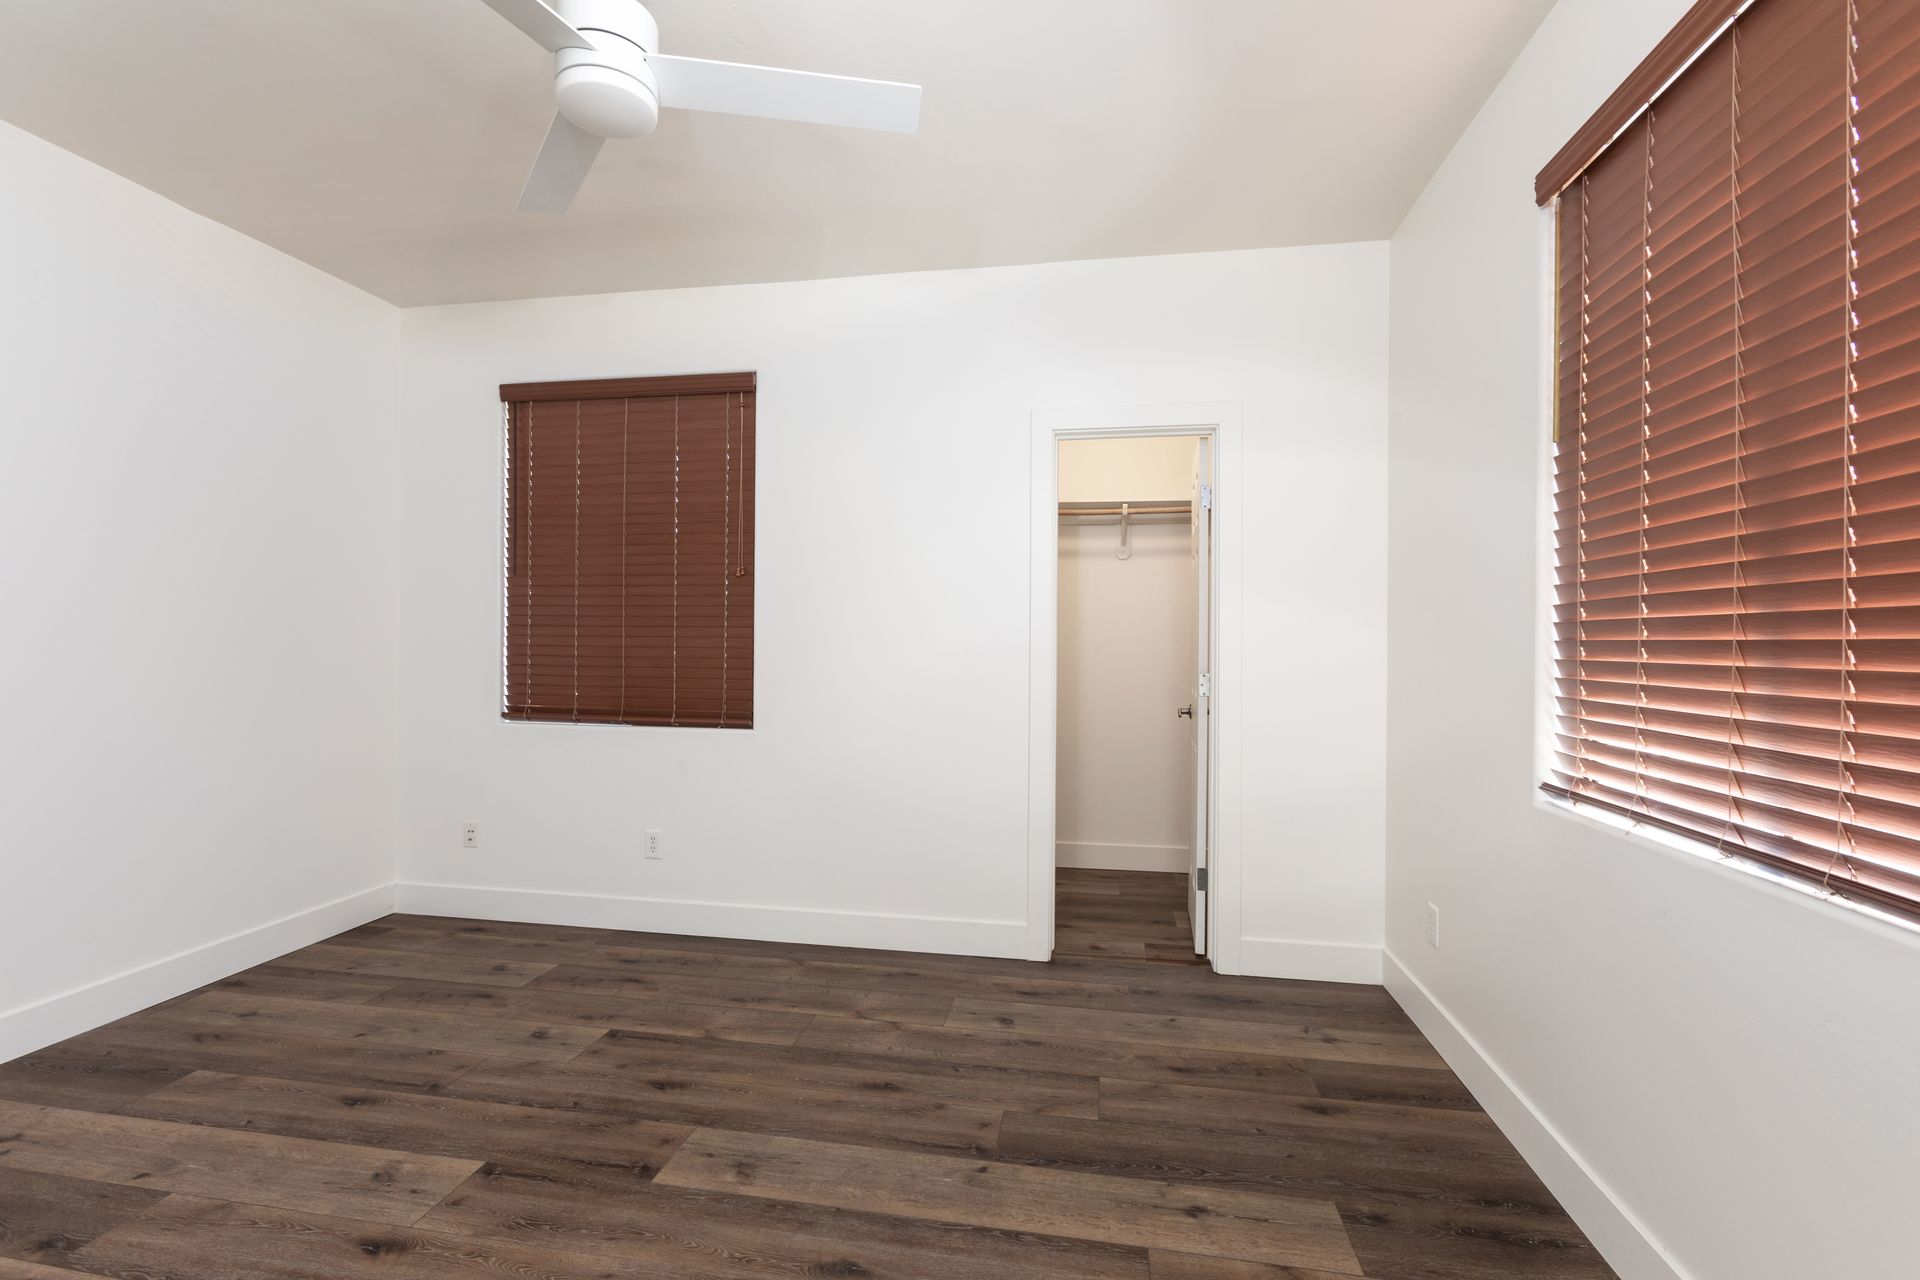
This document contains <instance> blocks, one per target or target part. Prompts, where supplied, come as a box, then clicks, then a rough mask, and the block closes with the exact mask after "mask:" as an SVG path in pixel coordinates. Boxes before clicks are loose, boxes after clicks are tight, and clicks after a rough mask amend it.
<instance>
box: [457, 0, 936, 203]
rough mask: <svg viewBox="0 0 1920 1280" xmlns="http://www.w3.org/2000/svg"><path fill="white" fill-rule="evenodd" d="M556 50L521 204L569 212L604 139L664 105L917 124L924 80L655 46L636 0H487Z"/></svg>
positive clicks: (837, 121)
mask: <svg viewBox="0 0 1920 1280" xmlns="http://www.w3.org/2000/svg"><path fill="white" fill-rule="evenodd" d="M485 3H486V4H487V6H488V7H489V8H491V9H492V10H493V11H494V12H495V13H498V14H499V15H500V16H501V17H503V18H505V19H506V20H507V21H508V22H511V23H512V24H513V25H514V26H516V27H518V28H520V30H522V31H524V32H526V33H527V34H528V35H529V36H531V37H533V38H534V39H535V40H537V41H539V42H540V43H541V44H542V45H545V46H546V47H547V48H548V49H550V50H552V52H553V55H554V77H553V96H554V99H555V102H556V104H557V105H558V107H559V109H558V110H557V111H556V112H555V113H554V117H553V123H552V125H550V126H548V128H547V140H546V141H545V142H543V143H542V144H541V145H540V154H539V155H538V156H536V157H534V161H533V171H532V172H531V173H529V174H528V175H527V185H526V187H525V189H523V190H522V191H521V193H520V209H521V212H523V213H565V212H566V211H567V206H568V205H570V204H572V203H573V197H574V193H575V192H577V191H579V190H580V184H581V183H582V182H584V181H585V180H586V177H587V170H588V169H589V168H590V167H592V165H593V158H594V156H595V155H597V154H599V151H600V144H601V143H602V142H604V141H605V140H606V139H608V138H637V137H640V136H641V135H642V134H646V133H651V132H653V127H654V125H656V124H658V123H659V122H660V108H661V107H678V108H680V109H682V110H685V111H720V112H725V113H727V114H730V115H737V116H761V117H764V118H766V119H769V120H797V121H801V122H803V123H807V124H833V125H842V126H845V127H847V128H853V129H884V130H887V131H888V132H890V133H913V132H915V131H917V130H918V129H919V127H920V86H919V85H917V84H896V83H894V82H892V81H890V80H856V79H852V78H851V77H848V76H828V75H820V74H817V73H815V72H812V71H785V70H782V69H780V68H778V67H753V66H747V65H745V64H743V63H738V62H709V61H707V60H706V59H704V58H675V57H669V56H668V55H666V54H663V53H661V52H659V49H660V27H659V24H658V23H656V22H655V21H654V20H653V15H652V14H650V13H648V12H647V10H646V8H645V7H644V6H643V5H642V4H641V3H640V0H554V3H553V4H551V5H549V4H547V3H546V0H485Z"/></svg>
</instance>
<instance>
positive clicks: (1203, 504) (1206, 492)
mask: <svg viewBox="0 0 1920 1280" xmlns="http://www.w3.org/2000/svg"><path fill="white" fill-rule="evenodd" d="M1200 509H1201V510H1202V511H1211V510H1213V486H1212V485H1210V484H1203V485H1201V486H1200Z"/></svg>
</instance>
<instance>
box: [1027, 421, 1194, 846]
mask: <svg viewBox="0 0 1920 1280" xmlns="http://www.w3.org/2000/svg"><path fill="white" fill-rule="evenodd" d="M1197 443H1198V442H1197V441H1196V440H1195V439H1194V438H1192V437H1183V436H1147V437H1141V438H1135V439H1119V440H1065V441H1062V442H1061V444H1060V471H1059V487H1060V498H1061V501H1063V502H1139V501H1144V500H1148V499H1158V500H1160V501H1163V502H1164V501H1176V500H1177V501H1180V502H1185V501H1187V500H1188V496H1189V494H1190V493H1191V492H1192V488H1193V459H1194V448H1195V446H1196V444H1197ZM1127 543H1128V547H1129V549H1130V550H1131V552H1132V554H1131V555H1130V556H1129V557H1128V558H1127V559H1125V560H1122V559H1120V558H1119V556H1118V555H1117V554H1116V553H1117V551H1118V549H1119V546H1120V527H1119V525H1118V524H1116V523H1109V522H1107V521H1104V520H1103V521H1099V522H1094V521H1075V520H1067V521H1063V522H1062V523H1061V525H1060V577H1059V592H1060V632H1059V652H1060V660H1059V661H1060V666H1059V699H1060V702H1059V706H1060V711H1059V722H1058V730H1057V732H1058V735H1059V744H1058V760H1057V769H1058V773H1057V779H1056V808H1055V811H1054V826H1055V829H1056V830H1057V832H1058V847H1057V860H1058V865H1059V866H1063V867H1094V868H1103V869H1108V870H1114V871H1185V870H1186V869H1187V868H1188V867H1189V866H1191V865H1192V858H1193V797H1194V722H1193V721H1192V720H1190V719H1189V720H1182V719H1180V718H1179V717H1178V716H1177V715H1176V714H1175V711H1176V709H1177V708H1179V707H1182V706H1184V705H1186V704H1187V703H1189V702H1191V701H1192V700H1193V677H1194V660H1193V650H1194V642H1195V630H1196V616H1197V609H1196V604H1195V599H1194V576H1193V575H1194V560H1193V530H1192V525H1191V522H1190V521H1189V520H1187V519H1186V517H1184V516H1183V517H1180V518H1179V519H1178V520H1177V521H1174V522H1171V523H1160V522H1154V521H1151V520H1149V521H1147V522H1135V523H1132V524H1130V525H1129V528H1128V539H1127Z"/></svg>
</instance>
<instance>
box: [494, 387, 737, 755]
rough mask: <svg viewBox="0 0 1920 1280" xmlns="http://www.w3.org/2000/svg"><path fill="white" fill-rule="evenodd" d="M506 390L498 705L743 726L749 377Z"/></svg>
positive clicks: (526, 716)
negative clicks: (501, 648) (500, 697)
mask: <svg viewBox="0 0 1920 1280" xmlns="http://www.w3.org/2000/svg"><path fill="white" fill-rule="evenodd" d="M500 400H501V406H502V416H503V418H504V420H505V436H506V447H505V452H506V466H505V473H506V474H505V483H504V486H503V488H504V490H505V492H504V495H503V497H504V508H505V510H504V516H505V520H504V524H505V534H506V536H505V547H504V552H503V559H504V562H505V563H504V575H503V576H504V593H503V594H504V603H505V612H506V626H505V629H504V630H505V637H504V653H503V663H502V667H503V672H502V675H503V679H502V684H503V691H504V709H503V714H504V716H505V717H506V718H507V719H509V720H556V721H567V722H573V723H594V724H631V725H685V726H707V727H714V728H731V729H745V728H751V727H752V724H753V565H754V544H753V534H754V430H753V426H754V376H753V375H752V374H750V373H743V374H712V375H701V376H694V377H679V378H613V379H604V380H600V381H592V382H547V383H519V384H512V385H508V386H503V387H501V388H500Z"/></svg>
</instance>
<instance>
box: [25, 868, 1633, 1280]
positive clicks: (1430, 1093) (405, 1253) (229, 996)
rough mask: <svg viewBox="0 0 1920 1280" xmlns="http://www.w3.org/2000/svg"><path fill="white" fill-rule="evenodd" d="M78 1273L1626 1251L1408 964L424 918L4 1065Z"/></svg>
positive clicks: (1143, 1272)
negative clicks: (1489, 1105)
mask: <svg viewBox="0 0 1920 1280" xmlns="http://www.w3.org/2000/svg"><path fill="white" fill-rule="evenodd" d="M1079 896H1089V897H1091V896H1106V897H1115V898H1118V897H1119V896H1121V895H1119V894H1112V895H1104V894H1095V893H1092V892H1088V893H1085V894H1082V895H1079ZM76 1274H85V1275H98V1276H109V1277H118V1278H120V1280H128V1278H130V1277H135V1276H137V1277H140V1278H141V1280H462V1278H473V1277H482V1276H494V1277H509V1276H512V1277H528V1278H531V1277H540V1278H541V1280H642V1278H645V1280H679V1278H684V1280H795V1278H796V1277H801V1276H811V1277H829V1276H841V1277H854V1276H860V1277H868V1278H870V1280H981V1278H982V1277H991V1278H992V1280H1347V1278H1351V1277H1361V1276H1364V1277H1371V1278H1373V1280H1588V1278H1592V1280H1603V1278H1604V1277H1608V1276H1611V1275H1612V1274H1613V1273H1612V1272H1611V1271H1609V1270H1608V1269H1607V1267H1606V1266H1605V1265H1604V1264H1603V1263H1602V1262H1601V1261H1600V1259H1599V1257H1598V1255H1597V1254H1596V1253H1595V1252H1594V1250H1593V1249H1592V1248H1591V1247H1590V1246H1589V1245H1588V1243H1587V1241H1586V1240H1585V1239H1584V1238H1583V1237H1582V1236H1581V1234H1580V1232H1579V1230H1578V1229H1577V1228H1576V1227H1575V1226H1574V1225H1573V1224H1572V1222H1570V1221H1569V1220H1568V1219H1567V1216H1566V1215H1565V1214H1564V1213H1563V1212H1562V1211H1561V1210H1560V1207H1559V1206H1558V1205H1557V1204H1556V1203H1555V1202H1554V1199H1553V1197H1552V1195H1550V1194H1549V1193H1548V1191H1547V1189H1546V1188H1545V1187H1544V1186H1542V1185H1541V1183H1540V1181H1539V1179H1538V1178H1536V1177H1535V1176H1534V1174H1533V1172H1532V1171H1531V1170H1529V1169H1528V1167H1527V1166H1526V1164H1525V1163H1524V1162H1523V1161H1522V1160H1521V1159H1520V1157H1519V1155H1518V1154H1516V1153H1515V1152H1514V1150H1513V1148H1512V1147H1511V1146H1509V1145H1508V1143H1507V1141H1506V1139H1505V1138H1504V1137H1502V1136H1501V1133H1500V1131H1499V1130H1498V1129H1497V1128H1496V1127H1495V1126H1494V1124H1493V1122H1492V1121H1491V1120H1489V1119H1488V1118H1487V1116H1486V1115H1485V1114H1484V1113H1483V1112H1482V1111H1481V1110H1480V1109H1479V1107H1477V1106H1476V1105H1475V1103H1474V1101H1473V1098H1472V1097H1471V1096H1470V1095H1469V1094H1468V1093H1467V1091H1466V1090H1465V1089H1464V1088H1463V1087H1462V1086H1461V1084H1460V1082H1459V1080H1457V1079H1456V1078H1455V1077H1454V1075H1453V1073H1452V1072H1451V1071H1449V1070H1448V1069H1447V1067H1446V1065H1445V1064H1444V1063H1443V1062H1442V1061H1441V1059H1440V1057H1439V1055H1438V1054H1436V1053H1435V1052H1434V1050H1433V1049H1432V1047H1431V1046H1430V1045H1428V1043H1427V1042H1426V1040H1425V1039H1423V1038H1422V1037H1421V1035H1420V1033H1419V1031H1418V1030H1416V1029H1415V1027H1414V1026H1413V1024H1412V1023H1411V1022H1410V1021H1408V1019H1407V1018H1406V1016H1405V1015H1404V1014H1403V1013H1401V1011H1400V1009H1399V1008H1398V1006H1396V1005H1395V1003H1394V1001H1393V999H1392V997H1391V996H1389V995H1388V994H1387V992H1386V991H1385V990H1384V989H1382V988H1380V987H1368V986H1347V985H1338V984H1332V983H1316V982H1280V981H1274V980H1271V979H1264V978H1239V977H1225V976H1222V975H1219V974H1215V973H1213V972H1211V971H1209V970H1207V969H1203V968H1194V967H1188V966H1179V965H1170V964H1146V963H1142V962H1141V961H1138V960H1113V959H1085V958H1077V957H1061V958H1057V959H1055V960H1054V961H1053V963H1051V964H1046V965H1038V964H1032V963H1028V962H1024V961H1019V960H989V959H976V958H967V957H955V956H928V955H906V954H899V953H886V952H877V951H858V950H853V949H849V948H840V947H799V946H788V945H780V944H774V943H761V942H737V941H729V940H725V939H717V938H685V937H672V936H664V935H659V934H633V933H617V932H609V931H605V930H595V929H562V928H555V927H551V926H545V925H526V924H494V923H484V922H481V921H474V920H447V919H437V918H431V917H424V916H388V917H386V918H385V919H383V920H380V921H378V922H376V923H373V924H369V925H364V926H362V927H360V928H358V929H353V930H350V931H349V932H347V933H344V934H341V935H340V936H338V937H335V938H333V939H330V940H329V941H327V942H325V943H320V944H316V945H314V946H311V947H307V948H305V949H304V950H301V951H297V952H294V953H292V954H290V955H286V956H283V957H281V958H280V959H278V960H276V961H273V962H271V963H268V964H264V965H261V966H259V967H258V968H254V969H250V970H248V971H246V972H244V973H241V974H238V975H236V976H234V977H231V978H227V979H224V980H222V981H220V982H216V983H213V984H212V985H211V986H208V987H205V988H202V989H201V990H199V991H195V992H191V993H189V994H187V995H184V996H181V997H179V998H178V999H175V1000H170V1001H167V1002H166V1003H164V1004H161V1005H157V1006H155V1007H154V1008H152V1009H148V1010H145V1011H144V1012H141V1013H138V1014H135V1015H133V1016H132V1017H128V1018H123V1019H121V1020H120V1021H118V1022H114V1023H111V1024H109V1025H107V1026H105V1027H101V1028H99V1029H98V1030H95V1031H90V1032H87V1033H86V1034H84V1035H80V1036H76V1037H74V1038H73V1039H71V1040H67V1041H64V1042H62V1043H60V1044H57V1045H54V1046H52V1047H51V1048H48V1049H44V1050H42V1051H40V1052H38V1053H34V1054H30V1055H28V1056H26V1057H24V1058H19V1059H16V1060H14V1061H13V1062H10V1063H6V1064H0V1280H73V1277H74V1276H75V1275H76Z"/></svg>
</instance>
